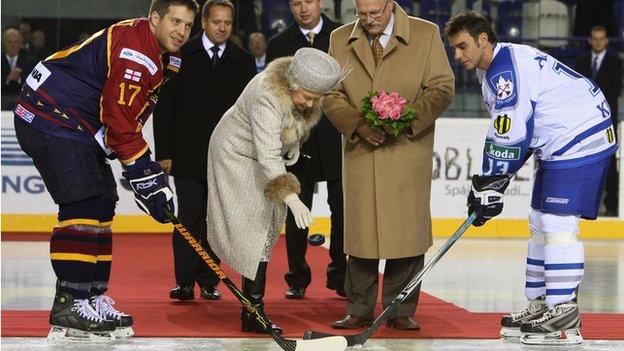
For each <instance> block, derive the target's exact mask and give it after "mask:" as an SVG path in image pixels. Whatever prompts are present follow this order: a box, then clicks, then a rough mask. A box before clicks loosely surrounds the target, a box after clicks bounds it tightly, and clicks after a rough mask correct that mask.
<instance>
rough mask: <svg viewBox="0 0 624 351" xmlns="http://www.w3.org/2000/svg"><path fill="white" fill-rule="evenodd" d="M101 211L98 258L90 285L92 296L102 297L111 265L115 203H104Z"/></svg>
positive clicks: (108, 278)
mask: <svg viewBox="0 0 624 351" xmlns="http://www.w3.org/2000/svg"><path fill="white" fill-rule="evenodd" d="M103 207H104V208H103V209H102V216H101V220H100V226H99V228H98V256H97V264H96V269H95V278H94V281H93V282H92V284H91V292H92V293H93V295H104V293H105V292H106V290H108V281H109V280H110V273H111V265H112V263H113V231H112V229H111V225H112V224H113V217H114V216H115V201H105V203H104V206H103Z"/></svg>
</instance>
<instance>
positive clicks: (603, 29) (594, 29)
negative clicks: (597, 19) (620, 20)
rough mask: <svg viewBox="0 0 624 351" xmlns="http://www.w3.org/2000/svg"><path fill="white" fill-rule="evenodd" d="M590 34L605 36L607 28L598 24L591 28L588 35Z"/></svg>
mask: <svg viewBox="0 0 624 351" xmlns="http://www.w3.org/2000/svg"><path fill="white" fill-rule="evenodd" d="M592 32H605V35H607V34H608V33H607V28H606V27H605V26H602V25H600V24H598V25H595V26H593V27H592V29H591V30H590V31H589V35H591V33H592Z"/></svg>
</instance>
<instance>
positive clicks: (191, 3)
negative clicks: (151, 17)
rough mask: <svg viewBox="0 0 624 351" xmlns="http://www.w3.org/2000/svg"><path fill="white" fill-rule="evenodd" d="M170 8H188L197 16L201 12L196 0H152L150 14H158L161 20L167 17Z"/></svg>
mask: <svg viewBox="0 0 624 351" xmlns="http://www.w3.org/2000/svg"><path fill="white" fill-rule="evenodd" d="M170 6H186V8H188V9H189V10H191V11H193V14H195V15H197V12H198V11H199V5H198V4H197V1H195V0H152V4H151V5H150V9H149V13H150V14H151V13H152V12H154V11H155V12H156V13H158V16H160V18H163V17H165V15H166V14H167V11H169V7H170Z"/></svg>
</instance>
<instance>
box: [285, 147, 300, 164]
mask: <svg viewBox="0 0 624 351" xmlns="http://www.w3.org/2000/svg"><path fill="white" fill-rule="evenodd" d="M297 160H299V148H298V147H294V148H292V149H290V150H288V152H287V153H286V155H284V162H285V164H286V166H292V165H294V164H295V163H297Z"/></svg>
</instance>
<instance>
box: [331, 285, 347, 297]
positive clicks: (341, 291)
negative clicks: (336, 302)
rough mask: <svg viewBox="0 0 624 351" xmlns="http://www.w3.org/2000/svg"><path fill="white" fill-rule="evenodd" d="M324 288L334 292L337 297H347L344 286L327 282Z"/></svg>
mask: <svg viewBox="0 0 624 351" xmlns="http://www.w3.org/2000/svg"><path fill="white" fill-rule="evenodd" d="M326 287H327V289H329V290H335V291H336V294H338V296H342V297H347V292H346V291H345V288H344V284H336V283H331V282H327V285H326Z"/></svg>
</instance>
